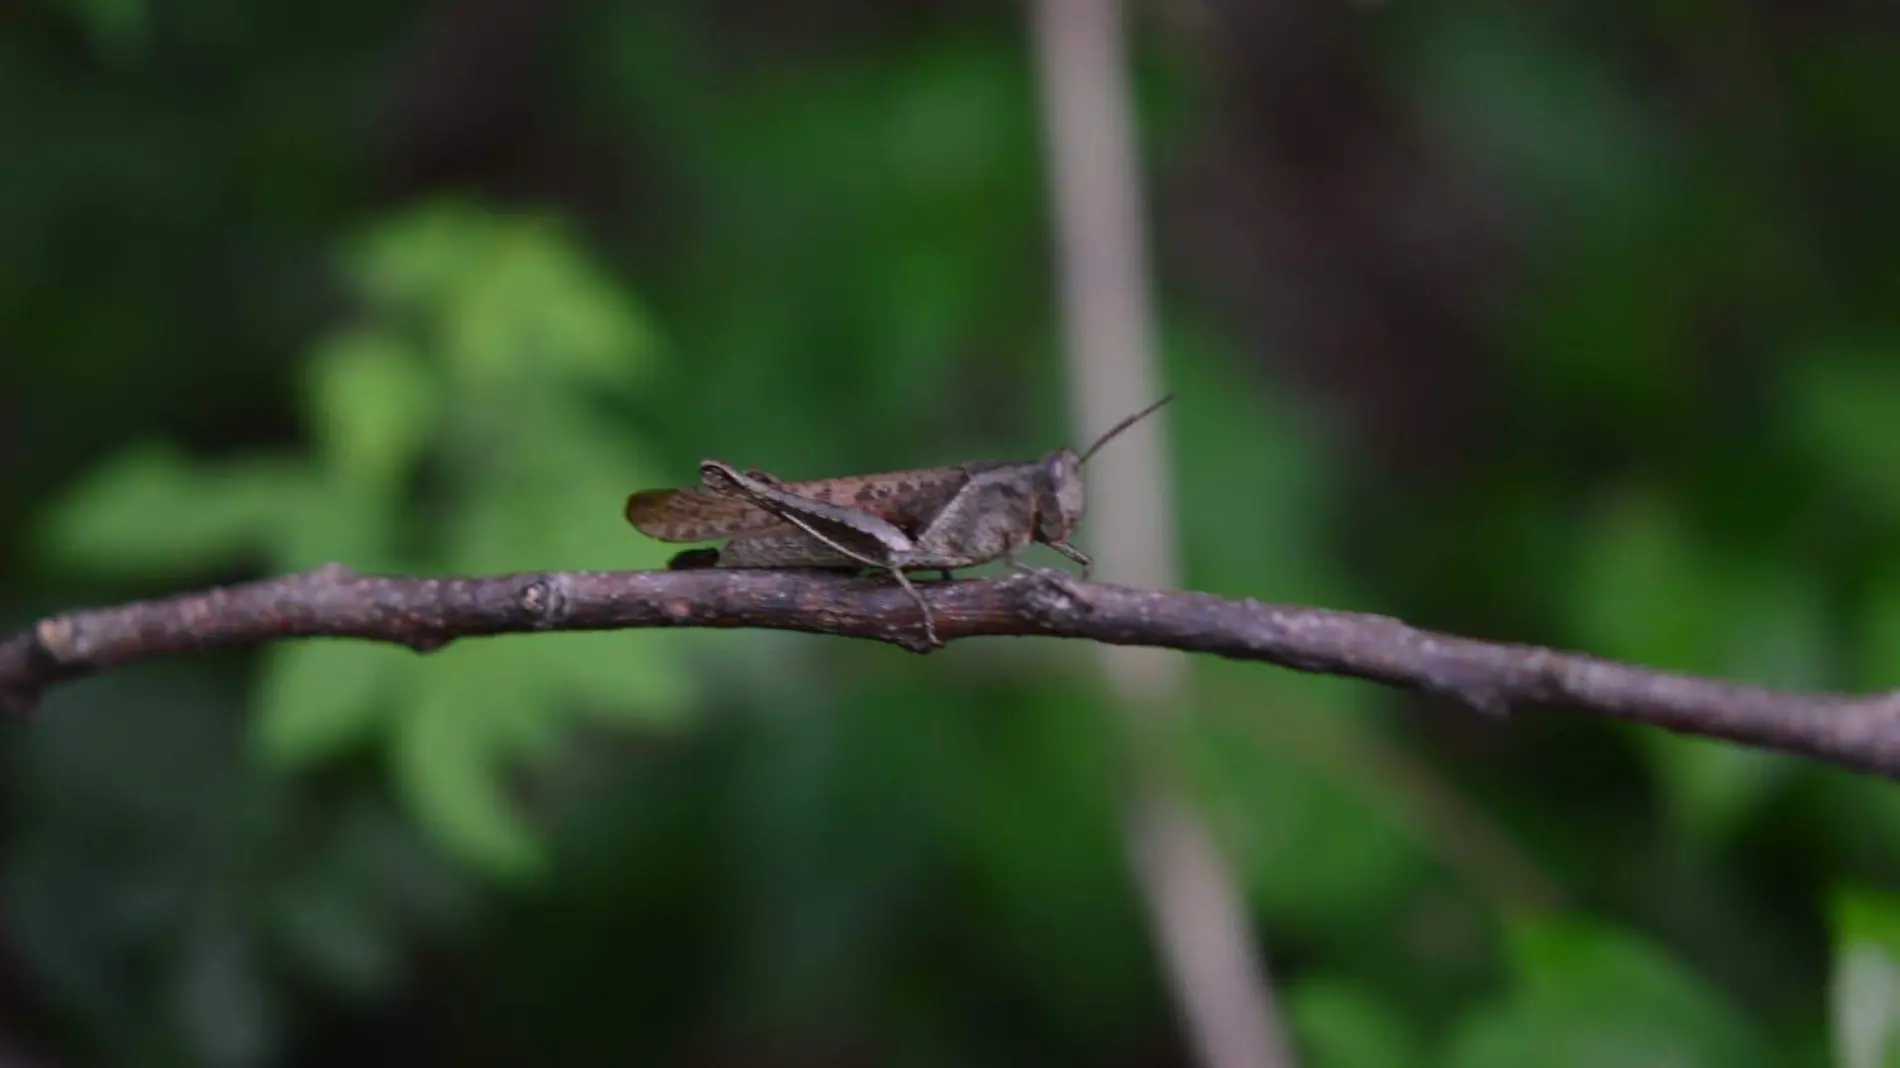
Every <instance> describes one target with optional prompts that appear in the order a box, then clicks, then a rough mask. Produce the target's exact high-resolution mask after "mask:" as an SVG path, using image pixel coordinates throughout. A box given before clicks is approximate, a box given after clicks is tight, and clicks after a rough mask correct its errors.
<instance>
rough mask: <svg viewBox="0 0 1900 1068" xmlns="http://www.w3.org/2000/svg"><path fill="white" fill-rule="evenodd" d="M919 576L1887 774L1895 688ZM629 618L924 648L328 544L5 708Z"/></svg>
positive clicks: (858, 590) (663, 574)
mask: <svg viewBox="0 0 1900 1068" xmlns="http://www.w3.org/2000/svg"><path fill="white" fill-rule="evenodd" d="M919 589H921V590H922V591H923V594H924V597H925V599H926V600H928V601H929V602H930V606H931V610H932V612H933V613H934V614H935V616H936V625H937V633H938V634H939V635H941V636H942V637H943V638H944V639H946V640H950V639H955V638H971V637H977V636H982V635H1042V636H1045V637H1056V638H1083V639H1088V640H1091V641H1099V642H1108V643H1110V644H1114V645H1148V646H1161V647H1166V648H1171V649H1181V650H1185V651H1188V652H1197V653H1213V654H1215V655H1217V656H1224V657H1229V658H1232V659H1236V660H1261V661H1265V662H1267V663H1271V664H1279V665H1281V666H1282V667H1289V668H1293V669H1294V670H1297V671H1308V672H1314V673H1318V674H1327V675H1346V676H1351V677H1354V678H1361V679H1369V680H1371V681H1374V682H1381V683H1385V684H1387V685H1390V686H1397V687H1400V688H1403V689H1409V690H1417V691H1421V692H1425V693H1432V694H1438V695H1441V696H1445V697H1450V698H1453V699H1455V700H1458V701H1461V702H1463V703H1464V704H1467V705H1470V706H1472V707H1473V708H1476V709H1479V710H1481V711H1485V712H1492V713H1501V712H1504V711H1506V710H1508V709H1510V708H1511V707H1513V706H1529V705H1554V706H1561V707H1567V708H1570V709H1572V710H1575V711H1580V712H1584V713H1587V714H1593V715H1598V716H1607V717H1610V718H1613V719H1622V720H1628V721H1630V722H1633V723H1642V724H1647V725H1649V726H1652V727H1662V728H1665V729H1667V730H1672V731H1679V732H1681V733H1684V734H1698V735H1703V736H1705V737H1709V738H1720V739H1724V740H1727V741H1731V742H1737V743H1740V744H1743V745H1750V746H1757V747H1760V748H1764V749H1773V750H1779V751H1782V752H1788V753H1799V754H1803V755H1806V756H1811V757H1818V758H1820V759H1822V760H1825V761H1828V762H1831V763H1834V764H1839V765H1841V766H1843V767H1847V768H1852V769H1855V770H1859V771H1871V772H1875V773H1878V774H1881V775H1886V776H1891V777H1896V778H1900V692H1889V693H1881V694H1867V695H1849V694H1833V693H1807V694H1803V693H1789V692H1780V691H1775V690H1769V689H1765V688H1762V687H1758V686H1747V685H1741V684H1737V683H1730V682H1722V681H1719V680H1716V679H1707V678H1698V677H1696V676H1691V675H1677V674H1670V673H1666V672H1660V671H1651V670H1648V669H1646V668H1640V667H1636V666H1633V665H1629V664H1619V663H1616V662H1613V661H1608V660H1599V659H1597V658H1595V657H1590V656H1584V655H1581V654H1577V653H1564V652H1557V651H1555V650H1551V649H1543V648H1539V647H1536V646H1527V645H1507V644H1501V643H1494V642H1483V641H1477V640H1474V639H1471V638H1460V637H1456V636H1453V635H1448V634H1439V633H1434V632H1432V631H1428V630H1421V629H1419V628H1417V627H1412V626H1409V625H1407V624H1405V623H1404V622H1402V621H1400V620H1397V619H1393V618H1390V617H1388V616H1375V615H1366V614H1363V613H1357V612H1335V611H1330V610H1328V609H1323V608H1305V607H1300V606H1295V605H1272V604H1260V603H1258V602H1256V601H1252V600H1234V599H1230V598H1224V597H1215V596H1213V595H1211V594H1205V593H1174V592H1162V591H1157V590H1138V589H1130V588H1128V587H1125V586H1111V585H1107V584H1102V583H1085V582H1074V581H1069V580H1066V579H1053V580H1052V579H1048V578H1046V577H1039V576H1024V575H1012V576H1008V577H1005V578H999V579H979V580H961V581H953V582H934V583H920V584H919ZM634 627H728V628H730V627H764V628H770V629H774V630H796V631H804V632H807V633H811V634H831V635H838V636H841V637H849V638H869V639H872V640H875V641H883V642H890V643H892V644H895V645H899V646H903V647H904V648H907V649H912V650H917V651H922V649H923V645H922V633H921V630H920V628H919V626H918V614H917V608H916V605H915V604H914V603H912V601H911V600H910V598H909V597H907V596H906V595H905V594H904V592H903V591H902V590H900V589H898V588H897V587H895V586H893V585H891V584H890V583H889V582H888V581H886V580H883V579H880V578H875V577H872V578H853V577H849V576H843V575H837V574H831V573H826V572H818V571H757V572H746V571H716V570H705V571H593V572H588V571H581V572H541V573H525V574H517V575H498V576H494V577H491V578H441V579H425V578H404V577H398V576H387V575H359V574H357V573H355V572H353V571H351V570H349V569H348V568H346V567H342V566H340V565H336V564H332V565H330V566H328V567H323V568H319V569H317V570H315V571H306V572H303V573H301V574H295V575H286V576H283V577H281V578H274V579H267V580H264V581H261V582H252V583H247V584H244V585H239V586H228V587H222V588H217V589H210V590H205V591H202V592H198V593H189V594H183V595H180V596H176V597H167V598H162V599H159V600H151V601H135V602H132V603H130V604H125V605H119V606H116V607H112V608H99V609H92V610H88V611H81V612H72V613H69V614H66V615H61V616H53V617H51V618H48V619H45V620H42V621H41V622H40V623H38V624H37V625H35V626H33V627H32V628H30V629H28V630H26V631H23V632H21V633H19V634H16V635H14V636H13V637H12V638H9V639H7V640H6V641H5V642H0V710H4V711H9V712H25V711H29V710H31V709H32V708H33V707H34V705H36V704H37V703H38V700H39V697H40V694H41V692H42V691H44V690H45V689H46V688H47V687H48V686H51V685H53V684H54V683H58V682H62V681H65V680H67V679H75V678H80V677H83V676H87V675H92V674H96V673H98V672H101V671H106V670H109V669H112V668H115V667H119V666H121V665H124V664H129V663H133V662H135V661H139V660H145V659H148V658H150V657H154V656H161V655H165V654H169V653H185V652H195V651H200V650H209V649H222V648H230V647H234V646H240V645H253V644H257V643H260V642H267V641H276V640H279V639H283V638H316V637H325V638H362V639H367V640H371V641H384V642H395V643H398V644H402V645H407V646H409V647H410V648H412V649H416V650H418V651H422V652H426V651H429V650H431V649H436V648H440V647H441V646H443V645H446V644H448V643H449V642H450V641H453V640H455V639H457V638H469V637H478V636H485V635H493V634H510V633H522V632H527V631H540V630H619V629H626V628H634Z"/></svg>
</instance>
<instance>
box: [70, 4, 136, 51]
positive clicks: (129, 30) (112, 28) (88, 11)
mask: <svg viewBox="0 0 1900 1068" xmlns="http://www.w3.org/2000/svg"><path fill="white" fill-rule="evenodd" d="M58 6H60V7H63V8H66V9H67V10H68V11H71V12H72V14H73V15H74V17H76V18H77V19H79V20H80V21H81V22H83V23H84V24H85V28H86V32H87V33H88V34H90V35H91V37H92V43H93V47H94V48H96V49H98V50H99V52H100V53H101V54H103V55H104V56H105V57H106V59H108V60H110V61H113V62H123V61H125V60H128V59H133V58H137V57H139V56H141V55H142V54H143V53H144V51H145V48H146V43H147V42H148V41H149V40H150V37H151V27H152V13H151V10H150V7H149V6H148V5H147V4H146V2H145V0H58Z"/></svg>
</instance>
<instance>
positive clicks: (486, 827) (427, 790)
mask: <svg viewBox="0 0 1900 1068" xmlns="http://www.w3.org/2000/svg"><path fill="white" fill-rule="evenodd" d="M493 652H494V646H492V645H491V644H489V643H488V642H486V641H482V640H475V641H467V642H463V643H460V644H457V645H452V646H450V647H449V648H447V649H444V650H442V651H441V652H438V653H435V654H433V655H432V656H430V657H429V659H428V660H427V661H425V664H426V669H425V670H419V671H417V672H414V673H413V674H412V675H411V681H412V683H413V689H414V692H413V694H412V695H411V700H410V702H409V703H408V705H407V707H406V708H404V709H403V711H402V715H401V717H400V719H399V720H398V721H397V732H396V747H395V752H394V757H395V761H396V771H397V778H398V781H399V782H400V784H401V786H402V789H403V792H404V794H405V795H406V797H407V798H408V801H409V803H410V807H411V809H412V811H413V812H414V813H415V816H416V818H417V820H418V821H419V822H420V823H421V824H422V826H423V827H424V828H426V829H427V830H428V832H429V833H430V835H431V836H433V837H434V838H435V839H436V840H437V841H438V842H440V843H441V844H442V845H443V846H444V847H446V848H447V849H448V850H450V851H451V852H452V853H454V854H455V855H456V856H458V857H460V858H461V859H462V860H464V861H465V862H467V863H469V864H471V865H473V866H475V867H476V868H478V869H480V870H482V871H484V872H487V873H488V874H490V875H493V876H496V877H499V878H504V879H522V878H528V877H532V876H534V875H536V874H538V873H539V872H540V870H541V867H542V864H543V857H542V852H541V845H540V842H539V840H538V839H537V838H536V836H535V835H534V833H533V831H532V830H531V829H530V828H529V827H528V826H527V824H526V823H524V822H523V820H522V819H521V817H520V816H519V815H518V814H517V813H516V812H515V810H514V808H513V806H512V805H510V804H509V802H508V800H507V798H506V796H505V794H504V792H503V789H502V785H503V784H502V776H503V775H504V774H505V773H506V772H508V771H509V770H510V769H509V767H508V764H509V761H510V758H511V757H513V756H516V755H518V754H519V753H520V751H521V750H522V749H523V748H524V747H523V746H522V744H521V742H522V740H523V734H522V731H523V726H524V725H525V724H529V723H533V722H535V721H536V720H537V719H540V718H541V717H544V716H546V715H548V714H549V712H550V711H551V710H550V709H549V708H548V707H547V706H546V703H545V702H543V701H538V700H536V697H535V695H533V694H532V693H531V692H524V690H523V688H522V687H520V686H518V685H515V684H514V683H513V681H512V680H511V679H510V678H508V677H507V675H506V673H504V672H500V671H497V670H494V661H493V660H492V659H491V658H492V655H493Z"/></svg>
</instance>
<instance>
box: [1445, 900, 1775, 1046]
mask: <svg viewBox="0 0 1900 1068" xmlns="http://www.w3.org/2000/svg"><path fill="white" fill-rule="evenodd" d="M1509 942H1510V955H1511V959H1512V962H1513V964H1514V965H1515V969H1516V972H1517V978H1516V982H1515V984H1514V986H1513V989H1512V991H1511V993H1510V995H1509V997H1508V998H1507V999H1506V1000H1505V1002H1504V1003H1503V1004H1501V1005H1498V1006H1495V1007H1492V1008H1490V1009H1487V1010H1483V1011H1480V1012H1478V1013H1475V1014H1473V1015H1472V1016H1470V1017H1468V1018H1467V1020H1466V1022H1465V1024H1464V1026H1462V1027H1461V1028H1460V1029H1459V1031H1458V1033H1457V1034H1456V1035H1455V1036H1454V1039H1453V1041H1452V1044H1451V1047H1450V1053H1449V1056H1448V1057H1447V1060H1446V1063H1447V1064H1448V1065H1451V1066H1452V1068H1518V1066H1521V1065H1526V1064H1536V1065H1548V1066H1551V1068H1595V1066H1603V1068H1611V1066H1627V1065H1671V1066H1682V1068H1696V1066H1707V1068H1749V1066H1753V1065H1766V1064H1768V1063H1771V1057H1770V1053H1771V1052H1772V1051H1771V1050H1770V1048H1769V1046H1768V1045H1767V1043H1766V1041H1765V1039H1764V1038H1763V1036H1762V1035H1761V1034H1760V1033H1758V1032H1757V1031H1756V1029H1755V1028H1754V1027H1753V1026H1752V1025H1751V1024H1750V1022H1749V1020H1748V1019H1747V1018H1745V1017H1743V1016H1741V1015H1740V1014H1738V1013H1737V1012H1735V1010H1734V1009H1733V1008H1732V1007H1731V1006H1729V1005H1728V1004H1727V1003H1726V1002H1724V1001H1723V1000H1722V999H1721V998H1720V997H1719V996H1718V995H1716V994H1715V993H1714V992H1713V991H1711V990H1709V989H1708V988H1707V987H1706V986H1704V985H1703V984H1702V982H1701V981H1700V980H1699V979H1698V978H1697V977H1695V976H1693V975H1691V974H1689V973H1688V972H1686V971H1684V970H1683V969H1682V968H1681V967H1680V966H1679V965H1677V964H1676V963H1675V962H1674V961H1672V960H1670V959H1669V958H1667V957H1666V956H1664V955H1663V954H1662V953H1660V952H1659V951H1657V950H1656V949H1655V948H1654V947H1653V946H1651V945H1649V944H1648V943H1647V942H1645V941H1643V940H1641V939H1638V938H1636V937H1633V936H1631V935H1628V934H1625V933H1623V932H1620V931H1616V930H1614V929H1612V928H1609V927H1607V926H1603V925H1600V924H1595V923H1589V922H1585V921H1580V920H1566V919H1560V918H1536V919H1530V920H1522V921H1519V922H1517V923H1515V924H1514V925H1513V927H1512V930H1511V932H1510V940H1509Z"/></svg>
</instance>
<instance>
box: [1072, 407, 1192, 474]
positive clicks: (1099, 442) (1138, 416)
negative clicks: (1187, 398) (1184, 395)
mask: <svg viewBox="0 0 1900 1068" xmlns="http://www.w3.org/2000/svg"><path fill="white" fill-rule="evenodd" d="M1173 399H1174V394H1172V393H1170V394H1168V395H1167V396H1165V397H1163V398H1161V399H1160V400H1158V401H1156V402H1154V403H1153V404H1150V405H1149V406H1147V407H1146V408H1143V409H1142V410H1141V411H1138V412H1136V413H1135V414H1133V415H1131V416H1129V417H1128V418H1126V419H1124V420H1122V421H1121V422H1119V423H1116V424H1115V425H1114V426H1112V427H1109V428H1108V433H1106V434H1103V435H1102V436H1101V437H1099V438H1096V439H1095V444H1093V445H1090V446H1089V447H1088V448H1087V449H1086V450H1084V451H1083V453H1082V460H1081V462H1082V463H1088V462H1089V457H1091V456H1094V455H1095V450H1097V449H1099V448H1101V447H1102V446H1104V445H1106V444H1108V443H1109V442H1110V441H1111V440H1113V438H1114V437H1115V435H1117V434H1119V433H1121V432H1122V431H1124V430H1127V429H1128V428H1129V427H1131V426H1134V425H1135V424H1136V423H1139V422H1141V421H1142V420H1143V419H1146V418H1148V417H1149V416H1150V415H1153V414H1154V411H1155V409H1156V408H1159V407H1161V406H1162V405H1164V404H1166V403H1168V402H1169V401H1171V400H1173Z"/></svg>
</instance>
